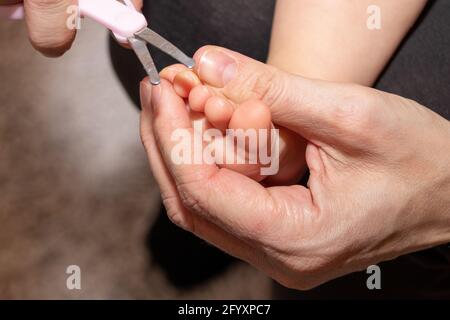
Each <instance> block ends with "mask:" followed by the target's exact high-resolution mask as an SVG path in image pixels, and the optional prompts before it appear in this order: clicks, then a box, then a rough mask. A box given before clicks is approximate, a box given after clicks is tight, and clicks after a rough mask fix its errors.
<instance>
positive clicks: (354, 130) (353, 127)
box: [333, 86, 378, 138]
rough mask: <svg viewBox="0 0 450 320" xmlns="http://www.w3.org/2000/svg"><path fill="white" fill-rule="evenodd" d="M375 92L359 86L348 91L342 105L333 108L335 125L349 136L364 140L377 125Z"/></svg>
mask: <svg viewBox="0 0 450 320" xmlns="http://www.w3.org/2000/svg"><path fill="white" fill-rule="evenodd" d="M376 95H377V94H376V91H374V90H371V89H367V88H364V87H360V86H355V87H354V88H352V90H350V93H349V95H347V96H346V97H345V98H344V99H343V101H342V103H341V104H340V105H339V106H337V107H336V108H334V111H333V118H334V119H335V121H336V123H337V125H339V126H340V127H341V129H343V131H346V132H347V133H348V134H349V135H351V136H356V137H360V138H364V137H365V135H366V134H367V133H370V131H371V130H370V129H373V127H374V125H376V123H377V117H378V110H377V103H376V100H377V99H376Z"/></svg>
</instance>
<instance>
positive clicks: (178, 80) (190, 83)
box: [173, 69, 201, 98]
mask: <svg viewBox="0 0 450 320" xmlns="http://www.w3.org/2000/svg"><path fill="white" fill-rule="evenodd" d="M200 84H201V83H200V80H199V78H198V77H197V75H196V74H195V73H194V72H192V71H191V70H189V69H188V70H184V71H182V72H180V73H178V74H177V75H176V76H175V78H174V80H173V87H174V89H175V92H176V93H177V94H178V95H179V96H180V97H182V98H187V97H189V94H190V92H191V90H192V89H193V88H195V87H196V86H198V85H200Z"/></svg>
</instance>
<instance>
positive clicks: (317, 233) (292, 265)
mask: <svg viewBox="0 0 450 320" xmlns="http://www.w3.org/2000/svg"><path fill="white" fill-rule="evenodd" d="M195 60H196V63H197V70H196V71H197V73H198V75H199V76H200V78H201V79H202V81H204V82H206V83H207V84H209V85H210V86H211V87H212V88H214V89H213V90H216V92H218V93H221V94H223V95H224V96H226V97H227V98H229V99H231V100H233V101H234V102H237V103H239V102H242V101H245V100H248V99H250V98H259V99H261V100H262V101H263V102H265V103H266V104H267V105H268V106H270V108H271V111H272V116H273V121H274V122H275V123H277V124H278V125H281V126H284V127H287V128H289V129H291V130H293V131H295V132H297V133H298V134H299V135H301V136H303V137H305V138H306V139H307V140H308V141H309V143H308V147H307V151H306V159H307V163H308V166H309V169H310V171H311V175H310V179H309V182H308V188H305V187H302V186H286V187H272V188H264V187H263V186H261V185H260V184H259V183H256V182H254V181H252V180H251V179H249V178H246V177H244V176H242V175H240V174H237V173H235V172H232V171H230V170H227V169H219V168H218V167H217V166H215V165H207V164H204V165H199V164H193V165H188V164H183V165H176V164H174V163H173V162H172V161H171V157H170V156H171V150H172V148H173V146H174V144H175V143H176V142H174V141H172V139H171V133H172V132H173V131H174V130H176V129H178V128H185V129H187V130H191V123H190V120H189V117H188V113H187V110H186V107H185V103H184V101H183V100H182V99H181V98H179V97H178V95H176V93H175V92H174V89H173V87H172V86H171V84H170V83H169V82H167V81H163V82H162V84H161V85H160V86H157V87H154V88H153V90H152V88H151V87H150V86H149V85H148V84H147V82H142V84H141V99H142V105H143V112H142V118H141V121H142V123H141V135H142V140H143V143H144V145H145V148H146V150H147V152H148V156H149V159H150V164H151V167H152V169H153V173H154V175H155V177H156V179H157V181H158V183H159V185H160V188H161V194H162V198H163V201H164V204H165V206H166V208H167V212H168V215H169V217H170V218H171V220H172V221H173V222H174V223H176V224H177V225H179V226H180V227H183V228H184V229H186V230H189V231H191V232H193V233H195V234H196V235H198V236H199V237H201V238H203V239H205V240H207V241H209V242H211V243H212V244H214V245H216V246H218V247H220V248H222V249H223V250H225V251H226V252H228V253H230V254H232V255H234V256H237V257H239V258H241V259H243V260H245V261H248V262H249V263H251V264H252V265H254V266H256V267H257V268H259V269H261V270H262V271H264V272H265V273H266V274H268V275H269V276H271V277H272V278H274V279H275V280H277V281H279V282H280V283H281V284H283V285H285V286H287V287H291V288H296V289H308V288H312V287H315V286H317V285H319V284H321V283H324V282H326V281H328V280H331V279H333V278H336V277H339V276H342V275H344V274H347V273H350V272H354V271H357V270H362V269H364V268H366V267H367V266H369V265H371V264H374V263H378V262H380V261H384V260H388V259H393V258H395V257H397V256H399V255H402V254H406V253H409V252H413V251H417V250H420V249H424V248H427V247H432V246H435V245H439V244H442V243H446V242H448V241H450V198H449V194H450V124H449V122H448V121H446V120H445V119H443V118H441V117H440V116H438V115H437V114H435V113H433V112H431V111H429V110H428V109H426V108H424V107H423V106H421V105H419V104H418V103H416V102H413V101H410V100H407V99H404V98H401V97H399V96H395V95H392V94H388V93H383V92H380V91H376V90H373V89H370V88H365V87H361V86H357V85H350V84H337V83H328V82H320V81H313V80H308V79H304V78H301V77H298V76H294V75H291V74H288V73H284V72H282V71H279V70H277V69H275V68H273V67H270V66H267V65H264V64H262V63H259V62H256V61H254V60H252V59H250V58H247V57H245V56H242V55H240V54H238V53H235V52H232V51H229V50H226V49H223V48H218V47H205V48H202V49H201V50H199V51H198V52H197V54H196V56H195Z"/></svg>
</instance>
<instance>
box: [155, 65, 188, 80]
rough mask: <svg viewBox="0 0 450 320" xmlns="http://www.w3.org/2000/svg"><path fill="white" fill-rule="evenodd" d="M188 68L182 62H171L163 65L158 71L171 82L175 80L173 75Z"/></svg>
mask: <svg viewBox="0 0 450 320" xmlns="http://www.w3.org/2000/svg"><path fill="white" fill-rule="evenodd" d="M186 70H189V69H188V68H187V67H186V66H185V65H183V64H173V65H171V66H168V67H165V68H164V69H163V70H161V72H160V73H159V76H160V77H161V78H163V79H166V80H167V81H169V82H170V83H173V81H174V80H175V77H176V75H177V74H179V73H180V72H183V71H186Z"/></svg>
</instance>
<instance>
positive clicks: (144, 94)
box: [139, 79, 152, 109]
mask: <svg viewBox="0 0 450 320" xmlns="http://www.w3.org/2000/svg"><path fill="white" fill-rule="evenodd" d="M139 88H140V89H139V92H140V97H141V109H144V108H147V107H148V106H149V105H150V104H151V98H152V97H151V96H152V88H151V87H150V85H149V84H148V81H147V80H146V79H144V80H142V81H141V83H140V85H139Z"/></svg>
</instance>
